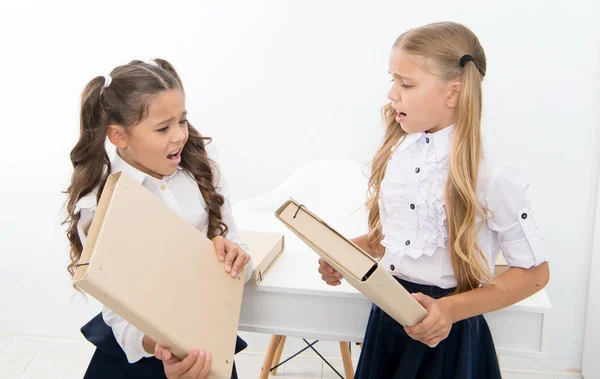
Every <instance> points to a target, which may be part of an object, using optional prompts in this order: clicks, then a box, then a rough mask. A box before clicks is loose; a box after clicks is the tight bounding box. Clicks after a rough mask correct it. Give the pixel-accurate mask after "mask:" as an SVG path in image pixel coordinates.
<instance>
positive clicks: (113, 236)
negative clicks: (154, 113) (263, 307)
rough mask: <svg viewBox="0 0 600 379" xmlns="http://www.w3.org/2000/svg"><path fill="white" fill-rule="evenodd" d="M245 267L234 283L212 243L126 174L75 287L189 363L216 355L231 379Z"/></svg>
mask: <svg viewBox="0 0 600 379" xmlns="http://www.w3.org/2000/svg"><path fill="white" fill-rule="evenodd" d="M244 277H245V269H244V270H242V272H241V273H240V274H239V276H238V277H237V278H236V279H234V278H232V277H231V275H230V274H228V273H226V272H225V269H224V266H223V263H222V262H219V261H218V259H217V257H216V252H215V248H214V245H213V242H212V241H211V240H209V239H208V238H207V237H206V236H204V235H203V234H202V233H201V232H200V231H199V230H197V229H196V228H194V227H193V226H191V225H190V224H189V223H188V222H186V221H185V220H184V219H183V218H181V217H180V216H179V215H177V214H176V213H175V212H174V211H173V210H171V209H170V208H169V207H168V206H166V205H165V204H164V203H163V202H162V201H161V200H160V199H158V198H157V197H156V196H155V195H153V194H152V193H151V192H150V191H148V190H147V189H146V188H145V187H143V186H142V185H141V184H138V183H136V182H135V181H134V180H133V179H131V177H129V176H128V175H126V174H125V173H122V172H119V173H115V174H113V175H111V176H110V177H109V178H108V181H107V182H106V185H105V187H104V190H103V192H102V196H101V198H100V201H99V204H98V207H97V209H96V213H95V216H94V219H93V221H92V224H91V226H90V229H89V232H88V236H87V240H86V244H85V247H84V249H83V253H82V257H81V260H80V264H79V267H78V268H77V270H76V272H75V277H74V278H73V283H74V285H75V286H77V287H78V288H80V289H81V290H83V291H85V292H86V293H88V294H90V295H91V296H92V297H94V298H96V299H97V300H98V301H100V302H101V303H103V304H105V305H106V306H107V307H108V308H110V309H112V310H113V311H114V312H115V313H117V314H118V315H119V316H121V317H123V318H124V319H125V320H127V321H128V322H130V323H131V324H133V325H134V326H135V327H136V328H138V329H139V330H141V331H142V332H143V333H145V334H146V335H148V336H149V337H150V338H152V339H153V340H155V341H157V342H158V343H159V344H161V345H163V346H165V347H167V348H169V349H170V350H171V351H172V352H173V354H174V355H175V356H177V357H178V358H180V359H183V358H185V357H186V356H187V354H188V352H189V350H191V349H194V348H198V349H203V350H205V351H207V352H210V353H211V354H212V357H213V358H212V365H211V366H212V369H211V375H210V377H211V378H229V377H230V375H231V372H232V368H233V367H232V365H233V356H234V350H235V342H236V335H237V329H238V323H239V314H240V308H241V301H242V291H243V286H244V280H243V278H244Z"/></svg>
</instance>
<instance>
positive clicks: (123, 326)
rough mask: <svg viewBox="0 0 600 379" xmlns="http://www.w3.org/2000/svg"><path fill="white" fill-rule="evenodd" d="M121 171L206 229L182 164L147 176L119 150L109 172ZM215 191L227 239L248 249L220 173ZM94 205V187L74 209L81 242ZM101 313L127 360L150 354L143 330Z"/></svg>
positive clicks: (203, 209) (200, 206)
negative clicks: (220, 200)
mask: <svg viewBox="0 0 600 379" xmlns="http://www.w3.org/2000/svg"><path fill="white" fill-rule="evenodd" d="M207 152H208V154H209V157H211V159H212V160H213V161H215V162H216V159H215V155H216V152H215V150H214V148H212V147H211V146H210V145H209V146H207ZM119 171H123V172H125V173H126V174H128V175H129V176H131V177H132V178H133V179H134V180H135V181H137V182H138V183H140V184H142V185H143V186H144V187H146V188H147V189H148V190H149V191H150V192H152V193H153V194H154V195H156V196H157V197H158V198H159V199H161V200H162V201H163V202H165V203H166V204H167V205H168V206H169V208H171V209H173V210H174V211H175V212H176V213H177V214H178V215H179V216H181V217H183V218H184V219H185V220H186V221H187V222H189V223H190V224H191V225H193V226H194V227H195V228H196V229H198V230H200V231H201V232H202V233H204V234H205V235H206V234H207V231H208V208H207V205H206V203H205V201H204V198H203V197H202V193H201V192H200V189H199V188H198V184H197V183H196V181H195V180H194V179H193V178H192V177H191V176H190V175H189V174H188V173H187V172H186V171H185V170H183V169H182V168H178V169H177V171H176V172H175V173H174V174H172V175H171V176H168V177H164V178H163V179H162V180H159V179H156V178H154V177H152V176H149V175H147V174H145V173H143V172H141V171H139V170H137V169H136V168H134V167H132V166H130V165H129V164H127V163H126V162H125V161H124V160H123V159H122V158H121V157H120V156H119V155H118V154H116V153H115V154H114V157H113V158H112V159H111V174H112V173H115V172H119ZM215 187H216V189H217V191H218V192H219V193H220V194H221V195H223V196H224V197H225V203H224V204H223V207H222V210H221V211H222V217H223V222H224V223H225V224H226V225H227V227H228V230H229V231H228V233H227V239H229V240H231V241H233V242H235V243H237V244H238V245H240V246H241V247H242V249H244V250H245V251H246V252H248V247H247V246H246V245H245V244H244V243H243V242H242V241H241V239H240V234H239V231H238V228H237V226H236V224H235V221H234V219H233V213H232V211H231V204H230V201H229V193H228V189H227V182H226V181H225V179H224V178H223V176H222V175H219V182H218V183H216V186H215ZM95 209H96V191H93V192H91V193H90V194H88V195H86V196H84V197H83V198H81V199H80V200H79V201H78V202H77V205H76V207H75V213H78V212H80V213H81V218H80V220H79V223H78V225H77V229H78V232H79V238H80V239H81V242H82V244H85V240H86V236H85V233H84V232H83V228H84V227H85V226H86V225H87V224H88V223H89V222H90V221H91V220H92V218H93V216H94V212H95ZM246 267H247V270H246V278H245V281H246V282H247V281H248V280H249V279H250V276H251V275H252V267H253V262H252V260H250V261H249V262H248V264H247V266H246ZM102 317H103V319H104V321H105V322H106V324H107V325H109V326H110V327H111V328H112V330H113V333H114V335H115V338H116V340H117V342H118V343H119V345H120V346H121V348H122V349H123V351H124V352H125V355H126V356H127V360H128V361H129V362H130V363H134V362H137V361H139V360H140V359H142V358H143V357H150V356H153V354H148V353H147V352H146V351H145V350H144V348H143V346H142V339H143V337H144V333H142V332H141V331H140V330H138V329H136V328H135V327H134V326H133V325H131V324H130V323H129V322H127V321H125V320H124V319H123V318H121V317H120V316H119V315H117V314H116V313H115V312H113V311H111V310H110V309H108V308H107V307H106V306H104V307H103V308H102Z"/></svg>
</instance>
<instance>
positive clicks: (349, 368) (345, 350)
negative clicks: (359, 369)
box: [340, 341, 354, 379]
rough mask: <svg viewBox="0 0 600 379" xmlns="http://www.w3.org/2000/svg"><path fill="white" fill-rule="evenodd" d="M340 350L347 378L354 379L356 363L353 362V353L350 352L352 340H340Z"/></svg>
mask: <svg viewBox="0 0 600 379" xmlns="http://www.w3.org/2000/svg"><path fill="white" fill-rule="evenodd" d="M340 351H341V352H342V362H344V372H345V373H346V379H354V365H353V364H352V355H351V354H350V342H341V341H340Z"/></svg>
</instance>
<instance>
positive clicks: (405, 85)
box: [402, 84, 412, 88]
mask: <svg viewBox="0 0 600 379" xmlns="http://www.w3.org/2000/svg"><path fill="white" fill-rule="evenodd" d="M411 87H412V86H409V85H408V84H402V88H411Z"/></svg>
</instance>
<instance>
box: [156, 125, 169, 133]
mask: <svg viewBox="0 0 600 379" xmlns="http://www.w3.org/2000/svg"><path fill="white" fill-rule="evenodd" d="M167 130H169V127H168V126H165V127H164V128H160V129H157V130H156V131H157V132H159V133H164V132H166V131H167Z"/></svg>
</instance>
